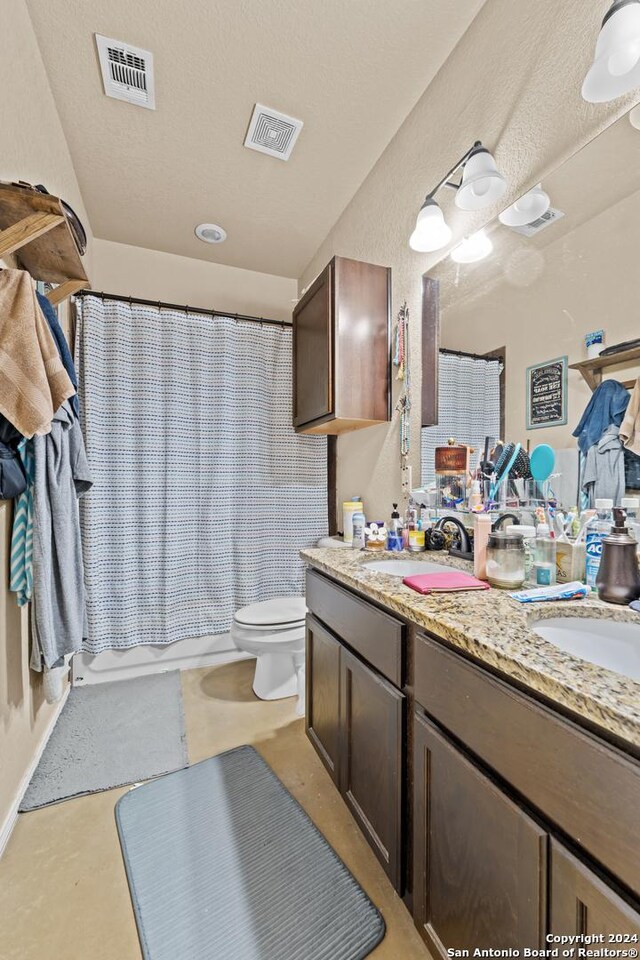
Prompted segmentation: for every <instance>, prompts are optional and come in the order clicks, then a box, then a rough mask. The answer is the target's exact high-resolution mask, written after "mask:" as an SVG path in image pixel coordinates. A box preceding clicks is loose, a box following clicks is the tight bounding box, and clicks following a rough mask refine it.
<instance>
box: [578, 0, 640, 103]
mask: <svg viewBox="0 0 640 960" xmlns="http://www.w3.org/2000/svg"><path fill="white" fill-rule="evenodd" d="M636 87H640V0H616V2H615V3H614V4H613V5H612V6H611V8H610V9H609V12H608V13H607V15H606V17H605V19H604V22H603V24H602V29H601V30H600V35H599V37H598V42H597V43H596V55H595V59H594V61H593V64H592V66H591V69H590V70H589V72H588V74H587V76H586V77H585V81H584V83H583V84H582V96H583V98H584V99H585V100H586V101H587V102H588V103H608V102H609V101H610V100H615V99H616V98H617V97H621V96H623V95H624V94H625V93H629V92H630V91H631V90H635V89H636Z"/></svg>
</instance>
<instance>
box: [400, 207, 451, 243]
mask: <svg viewBox="0 0 640 960" xmlns="http://www.w3.org/2000/svg"><path fill="white" fill-rule="evenodd" d="M451 237H452V231H451V227H450V226H449V224H448V223H447V222H446V220H445V219H444V214H443V212H442V210H441V209H440V207H439V206H438V204H437V203H436V201H435V200H433V199H432V198H431V197H427V199H426V200H425V202H424V203H423V204H422V207H421V208H420V213H419V214H418V219H417V220H416V226H415V230H414V231H413V233H412V234H411V236H410V237H409V246H410V247H411V249H412V250H415V251H417V252H418V253H434V252H435V251H436V250H442V248H443V247H446V245H447V244H448V243H449V241H450V240H451Z"/></svg>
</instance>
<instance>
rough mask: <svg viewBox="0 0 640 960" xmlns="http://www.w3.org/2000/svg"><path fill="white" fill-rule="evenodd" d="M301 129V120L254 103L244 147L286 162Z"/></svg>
mask: <svg viewBox="0 0 640 960" xmlns="http://www.w3.org/2000/svg"><path fill="white" fill-rule="evenodd" d="M302 127H303V123H302V120H296V119H295V117H288V116H287V115H286V114H285V113H279V112H278V111H277V110H272V109H271V107H264V106H263V105H262V104H261V103H256V105H255V107H254V110H253V116H252V117H251V123H250V124H249V129H248V130H247V135H246V137H245V140H244V145H245V147H249V149H250V150H258V152H259V153H268V154H269V156H270V157H278V159H279V160H288V159H289V157H290V156H291V151H292V150H293V147H294V144H295V142H296V140H297V139H298V134H299V133H300V131H301V130H302Z"/></svg>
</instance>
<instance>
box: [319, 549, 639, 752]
mask: <svg viewBox="0 0 640 960" xmlns="http://www.w3.org/2000/svg"><path fill="white" fill-rule="evenodd" d="M301 557H302V559H303V560H304V561H305V562H306V563H308V564H309V565H310V566H312V567H316V568H317V569H318V570H321V571H324V572H325V573H327V574H329V576H331V577H333V578H334V579H335V580H337V581H339V582H340V583H343V584H344V585H345V586H347V587H351V588H352V589H354V590H357V591H358V593H360V594H362V595H363V596H365V597H370V598H371V599H372V600H375V601H376V602H377V603H379V604H381V605H382V606H384V607H386V608H387V609H388V610H390V611H392V612H395V613H397V614H399V615H400V616H401V617H403V618H405V619H406V620H410V621H411V622H413V623H416V624H418V625H419V626H422V627H425V628H426V629H427V630H429V631H430V632H431V633H433V634H434V635H435V636H437V637H441V638H442V639H443V640H446V641H448V642H449V643H451V644H452V645H454V646H456V647H458V648H459V649H460V650H462V651H465V652H467V653H469V654H471V655H472V656H473V657H475V658H476V659H477V660H480V661H483V662H484V663H486V664H487V665H488V666H490V667H493V668H495V669H496V670H499V671H500V672H501V673H503V674H505V675H507V676H509V677H513V679H514V680H517V681H519V682H520V683H522V684H524V685H526V686H527V687H529V688H531V689H532V690H533V691H536V692H538V693H540V694H542V695H543V696H544V697H546V698H548V699H549V700H552V701H555V702H556V703H558V704H560V705H561V706H563V707H564V708H565V709H568V710H570V711H571V712H572V713H574V714H578V715H579V716H581V717H584V718H585V719H586V720H588V721H590V722H591V723H594V724H596V725H597V726H598V727H601V728H602V729H604V730H605V731H608V732H609V733H611V734H613V735H614V736H616V737H618V738H621V739H622V740H624V741H626V742H628V743H629V744H633V745H634V746H636V747H640V682H636V681H633V680H630V679H627V678H626V677H623V676H622V675H621V674H618V673H613V672H612V671H610V670H605V669H604V668H603V667H600V666H597V665H595V664H592V663H589V662H587V661H585V660H581V659H579V658H577V657H574V656H572V655H570V654H568V653H564V652H563V651H562V650H559V649H558V648H557V647H555V646H553V645H552V644H550V643H548V642H547V641H546V640H543V639H542V638H541V637H539V636H538V635H537V634H536V633H534V632H533V631H532V630H531V623H532V621H534V620H542V619H548V618H551V617H598V618H607V619H611V620H619V621H627V622H632V623H633V622H637V624H638V642H639V643H640V616H638V614H635V613H633V611H631V610H630V609H629V608H628V607H616V606H614V605H612V604H606V603H602V602H601V601H600V600H598V599H591V598H589V599H582V600H571V601H557V602H554V603H536V604H521V603H518V602H517V601H516V600H513V599H512V598H511V597H510V596H509V593H508V591H504V590H495V589H489V590H482V591H478V592H475V593H474V592H467V593H441V594H431V595H430V596H421V595H420V594H418V593H416V592H415V590H411V589H409V587H406V586H404V584H403V583H402V581H401V579H400V578H399V577H395V576H389V575H387V574H382V573H374V572H373V571H370V572H367V563H368V562H372V561H375V560H399V559H405V560H412V561H416V560H418V561H419V560H424V561H426V562H428V563H438V564H443V565H445V566H451V567H455V568H457V569H460V570H466V571H470V570H471V564H470V563H468V562H466V561H464V560H458V559H456V558H454V557H449V556H448V555H447V554H445V553H433V552H431V553H422V554H413V553H412V554H406V553H388V552H386V551H380V552H376V553H366V552H364V551H355V550H354V551H352V550H347V549H335V548H333V549H331V548H325V549H309V550H303V551H302V552H301Z"/></svg>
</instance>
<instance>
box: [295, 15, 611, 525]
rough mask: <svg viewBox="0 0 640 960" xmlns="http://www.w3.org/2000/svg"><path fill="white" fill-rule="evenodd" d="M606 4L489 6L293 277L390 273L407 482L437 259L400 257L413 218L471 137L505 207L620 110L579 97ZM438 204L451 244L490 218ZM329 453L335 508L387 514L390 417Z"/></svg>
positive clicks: (393, 434)
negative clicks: (356, 503) (401, 339)
mask: <svg viewBox="0 0 640 960" xmlns="http://www.w3.org/2000/svg"><path fill="white" fill-rule="evenodd" d="M516 6H517V10H516V9H515V7H516ZM606 6H607V4H606V3H602V4H584V2H583V0H565V2H564V3H563V4H561V5H559V4H558V3H557V0H538V2H537V3H535V4H528V5H527V4H522V3H519V4H517V5H514V3H513V0H488V2H487V3H486V4H485V6H484V7H483V9H482V10H481V11H480V13H479V14H478V17H477V18H476V19H475V20H474V22H473V23H472V25H471V27H470V28H469V30H468V31H467V33H466V34H465V35H464V37H463V38H462V40H461V41H460V43H459V44H458V46H457V47H456V49H455V50H454V51H453V54H452V56H451V57H450V59H449V60H448V61H447V62H446V63H445V65H444V66H443V68H442V69H441V71H440V73H439V74H438V75H437V76H436V78H435V79H434V81H433V83H432V84H431V86H430V87H429V88H428V90H427V91H426V93H425V94H424V95H423V97H422V98H421V99H420V100H419V101H418V103H417V104H416V106H415V108H414V109H413V111H412V112H411V113H410V114H409V116H408V118H407V119H406V121H405V122H404V124H403V125H402V127H401V128H400V130H399V131H398V133H397V135H396V136H395V137H394V139H393V140H392V141H391V143H390V144H389V146H388V147H387V149H386V150H385V152H384V153H383V155H382V156H381V158H380V160H379V161H378V163H377V164H376V165H375V167H374V168H373V170H372V171H371V173H370V174H369V176H368V177H367V178H366V180H365V181H364V183H363V184H362V186H361V188H360V189H359V191H358V192H357V194H356V195H355V197H354V198H353V200H352V201H351V203H350V204H349V205H348V207H347V208H346V209H345V211H344V213H343V214H342V216H341V217H340V219H339V220H338V222H337V223H336V225H335V226H334V228H333V229H332V230H331V232H330V233H329V235H328V237H327V238H326V240H325V241H324V242H323V244H322V245H321V247H320V248H319V250H318V252H317V254H316V255H315V257H314V258H313V260H312V261H311V263H310V264H309V266H308V267H307V269H306V270H305V272H304V274H303V276H302V277H301V281H300V283H301V286H306V285H307V284H308V283H309V281H310V280H311V279H312V278H313V277H314V276H315V275H316V274H317V273H318V272H319V271H320V270H321V269H322V267H323V266H324V265H325V264H326V263H327V261H328V260H329V259H330V258H331V257H332V256H333V255H334V254H338V255H341V256H347V257H355V258H357V259H361V260H369V261H372V262H374V263H380V264H384V265H387V266H391V267H392V268H393V311H394V314H395V313H396V312H397V310H398V308H399V307H400V305H401V303H402V301H403V300H405V299H406V300H407V302H408V304H409V308H410V311H411V316H412V323H413V334H412V336H411V350H412V353H413V357H414V361H415V363H414V381H413V383H414V405H413V417H412V432H413V450H412V463H413V469H414V473H415V475H416V477H417V476H418V469H419V467H418V464H419V427H420V418H419V411H420V403H419V393H420V375H419V373H420V372H419V369H417V367H418V363H417V358H418V356H419V349H420V308H421V276H422V274H423V273H424V272H426V271H427V270H428V269H430V268H431V267H432V266H433V263H434V259H437V258H433V257H432V258H430V257H429V256H427V255H419V254H415V253H413V252H412V251H410V250H409V247H408V245H407V240H408V237H409V234H410V233H411V230H412V228H413V224H414V223H415V217H416V214H417V211H418V209H419V207H420V204H421V202H422V200H423V198H424V195H425V193H426V192H427V191H428V190H429V189H431V187H432V186H434V185H435V184H436V183H437V182H438V180H439V179H440V178H441V177H442V175H443V174H444V173H445V172H446V171H447V170H448V169H449V167H450V166H451V164H452V162H454V161H455V160H456V159H457V158H458V157H459V156H460V155H461V154H462V153H463V152H464V151H465V150H466V149H467V148H468V147H469V146H470V145H471V144H472V143H473V142H474V140H475V139H481V140H483V141H484V142H485V143H486V144H487V146H489V147H490V148H492V149H494V150H495V154H496V158H497V161H498V164H499V166H500V167H501V169H502V171H503V172H504V174H505V176H507V178H508V180H509V186H510V189H509V193H508V194H507V196H506V197H505V198H504V200H503V203H502V205H506V204H507V203H509V202H510V201H512V200H515V199H516V198H517V196H518V195H519V194H520V193H522V192H523V189H528V188H529V187H530V186H532V185H533V184H535V183H537V182H538V181H539V180H541V179H544V176H545V175H546V174H547V173H548V172H550V171H551V170H553V169H555V167H557V166H558V165H559V164H560V163H562V162H563V161H564V160H565V159H567V158H568V157H569V156H570V155H571V154H573V153H574V152H575V151H576V150H577V149H579V148H580V147H581V146H583V145H584V144H585V143H586V142H588V141H589V140H590V139H591V138H592V137H594V136H596V135H597V134H598V133H599V132H601V131H602V130H603V129H605V127H606V126H608V125H609V123H611V122H612V121H613V120H614V119H616V118H617V117H618V116H620V115H621V114H622V113H623V112H624V111H625V110H626V109H627V108H628V106H629V103H630V100H629V99H628V100H622V101H617V102H616V103H614V104H609V105H599V106H594V105H589V104H586V103H584V101H583V100H582V98H581V96H580V86H581V82H582V79H583V77H584V74H585V72H586V70H587V67H588V65H589V63H590V59H591V57H592V55H593V49H594V44H595V40H596V37H597V34H598V29H599V23H600V20H601V18H602V15H603V13H604V12H605V9H606ZM476 67H477V69H476ZM399 69H400V66H399ZM442 202H443V205H444V206H445V207H446V209H447V215H448V216H449V219H450V222H451V224H452V226H453V227H454V232H455V235H456V237H457V238H458V239H459V238H460V237H461V236H462V235H463V234H464V233H468V232H470V231H472V230H473V229H476V228H477V227H479V226H481V225H483V224H484V223H488V222H489V221H490V220H491V219H493V217H494V216H495V215H496V214H497V213H498V209H497V208H496V209H489V210H487V211H485V212H483V214H482V215H481V216H478V217H473V216H470V215H462V214H461V213H460V211H456V209H455V208H454V207H453V205H452V201H451V196H450V195H447V194H446V193H445V194H444V196H443V197H442ZM563 322H564V321H563ZM545 352H546V351H545ZM338 451H339V468H338V499H339V500H341V499H343V498H344V497H346V496H348V495H351V494H353V493H360V494H362V495H363V496H364V497H365V503H366V505H367V508H368V510H369V511H370V512H371V513H372V514H376V515H380V516H388V513H389V510H390V509H391V501H392V500H398V497H399V493H400V486H401V480H400V462H399V452H398V429H397V415H396V418H395V420H394V423H393V424H391V425H389V426H381V427H373V428H370V429H367V430H363V431H360V432H359V433H353V434H349V435H347V436H345V437H341V438H340V439H339V441H338Z"/></svg>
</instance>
